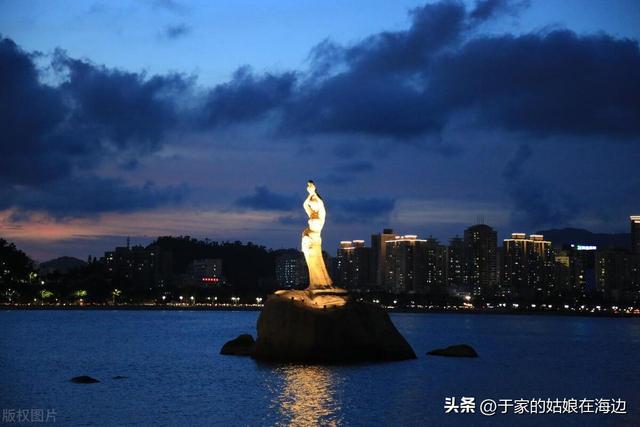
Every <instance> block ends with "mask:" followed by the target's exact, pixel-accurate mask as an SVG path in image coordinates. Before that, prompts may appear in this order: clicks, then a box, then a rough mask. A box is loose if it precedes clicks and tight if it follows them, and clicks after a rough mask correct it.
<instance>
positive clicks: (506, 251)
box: [502, 233, 556, 299]
mask: <svg viewBox="0 0 640 427" xmlns="http://www.w3.org/2000/svg"><path fill="white" fill-rule="evenodd" d="M555 262H556V259H555V253H554V250H553V247H552V246H551V242H550V241H548V240H544V236H542V235H540V234H532V235H530V236H529V238H527V235H526V234H525V233H512V234H511V238H510V239H504V245H503V259H502V263H503V264H502V285H503V286H504V287H506V288H507V289H509V290H510V291H511V292H512V293H514V294H515V295H517V296H518V297H520V298H524V299H530V298H532V297H534V296H536V295H539V296H544V295H551V294H554V293H555V292H556V290H555V289H554V287H555V280H554V273H555Z"/></svg>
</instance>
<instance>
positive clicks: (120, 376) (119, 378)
mask: <svg viewBox="0 0 640 427" xmlns="http://www.w3.org/2000/svg"><path fill="white" fill-rule="evenodd" d="M125 378H129V377H127V376H124V375H116V376H115V377H113V378H112V379H114V380H124V379H125Z"/></svg>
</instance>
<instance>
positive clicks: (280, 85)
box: [203, 67, 296, 127]
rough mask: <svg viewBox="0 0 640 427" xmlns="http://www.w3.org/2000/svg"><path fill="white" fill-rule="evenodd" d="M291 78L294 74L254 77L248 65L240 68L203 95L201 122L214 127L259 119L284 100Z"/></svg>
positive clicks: (293, 77) (290, 85) (294, 79)
mask: <svg viewBox="0 0 640 427" xmlns="http://www.w3.org/2000/svg"><path fill="white" fill-rule="evenodd" d="M295 81H296V77H295V74H294V73H285V74H281V75H272V74H265V75H262V76H255V75H254V74H253V73H252V72H251V69H250V68H248V67H243V68H240V69H238V70H237V71H236V72H235V73H234V75H233V79H232V80H231V81H230V82H229V83H225V84H220V85H218V86H216V87H215V88H213V89H211V90H210V91H209V92H208V93H207V94H206V101H205V106H204V114H203V115H204V117H203V121H204V124H205V125H207V126H214V127H216V126H221V125H227V124H233V123H236V122H242V121H247V120H256V119H259V118H261V117H262V115H263V114H265V113H267V112H269V111H272V110H274V109H275V108H277V107H279V106H281V105H282V104H283V103H284V102H285V101H286V100H287V98H288V97H289V96H290V95H291V90H292V87H293V84H294V83H295Z"/></svg>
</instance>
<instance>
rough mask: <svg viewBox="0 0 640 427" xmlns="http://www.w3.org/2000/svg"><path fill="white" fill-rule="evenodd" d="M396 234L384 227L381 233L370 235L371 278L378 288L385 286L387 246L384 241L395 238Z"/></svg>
mask: <svg viewBox="0 0 640 427" xmlns="http://www.w3.org/2000/svg"><path fill="white" fill-rule="evenodd" d="M395 238H396V235H395V234H394V233H393V229H391V228H385V229H383V230H382V233H378V234H372V235H371V265H370V268H371V274H372V276H373V277H372V279H375V284H376V286H377V287H378V288H384V287H385V283H384V282H385V279H386V271H387V269H386V265H385V264H386V262H387V246H386V243H387V241H389V240H392V239H395Z"/></svg>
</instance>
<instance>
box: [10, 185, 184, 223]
mask: <svg viewBox="0 0 640 427" xmlns="http://www.w3.org/2000/svg"><path fill="white" fill-rule="evenodd" d="M187 194H188V188H187V187H186V186H185V185H182V186H179V187H169V188H157V187H156V186H155V185H154V184H153V183H146V184H145V185H143V186H141V187H137V186H132V185H128V184H127V183H125V182H123V181H122V180H118V179H111V178H99V177H95V176H87V177H73V178H67V179H62V180H55V181H51V182H48V183H45V184H42V185H39V186H38V187H37V188H32V189H29V190H27V191H24V189H23V188H21V187H7V188H3V189H2V190H0V195H1V197H0V210H4V209H9V208H12V207H18V211H17V214H18V215H22V216H28V213H29V212H31V211H42V210H45V211H47V212H49V213H50V214H51V215H52V216H53V217H54V218H59V219H64V218H72V217H79V216H92V215H96V214H101V213H104V212H121V213H123V212H135V211H138V210H145V209H151V208H156V207H159V206H172V205H176V204H178V203H180V202H182V201H183V200H184V199H185V197H186V195H187ZM15 214H16V213H14V215H15Z"/></svg>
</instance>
